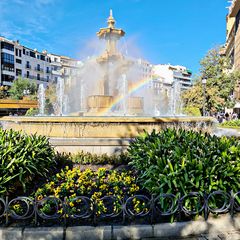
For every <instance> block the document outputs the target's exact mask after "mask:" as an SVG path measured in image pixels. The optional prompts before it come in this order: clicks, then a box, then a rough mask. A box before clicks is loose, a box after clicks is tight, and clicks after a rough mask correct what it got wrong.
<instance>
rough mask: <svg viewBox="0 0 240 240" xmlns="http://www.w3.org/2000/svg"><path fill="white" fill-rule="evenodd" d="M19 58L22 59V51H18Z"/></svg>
mask: <svg viewBox="0 0 240 240" xmlns="http://www.w3.org/2000/svg"><path fill="white" fill-rule="evenodd" d="M19 57H22V50H21V49H19Z"/></svg>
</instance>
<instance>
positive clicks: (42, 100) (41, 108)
mask: <svg viewBox="0 0 240 240" xmlns="http://www.w3.org/2000/svg"><path fill="white" fill-rule="evenodd" d="M45 100H46V99H45V87H44V85H43V84H42V83H41V84H39V88H38V107H39V115H41V116H42V115H44V110H45Z"/></svg>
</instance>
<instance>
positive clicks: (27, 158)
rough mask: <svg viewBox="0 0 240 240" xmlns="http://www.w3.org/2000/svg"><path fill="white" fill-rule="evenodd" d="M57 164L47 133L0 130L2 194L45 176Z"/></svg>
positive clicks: (0, 184)
mask: <svg viewBox="0 0 240 240" xmlns="http://www.w3.org/2000/svg"><path fill="white" fill-rule="evenodd" d="M54 165H55V154H54V150H53V149H52V147H51V146H50V144H49V141H48V139H47V138H46V137H44V136H36V135H27V134H24V133H22V132H16V131H13V130H2V129H0V194H4V193H6V192H7V191H8V192H10V191H13V190H14V189H15V188H16V187H17V186H21V187H22V188H23V190H24V191H25V190H26V184H27V183H30V182H31V181H32V180H33V179H34V178H35V177H36V176H43V177H46V176H47V174H48V172H49V169H51V168H53V167H54Z"/></svg>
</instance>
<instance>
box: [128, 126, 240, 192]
mask: <svg viewBox="0 0 240 240" xmlns="http://www.w3.org/2000/svg"><path fill="white" fill-rule="evenodd" d="M128 152H129V155H130V158H131V163H130V164H131V165H132V166H133V167H134V168H135V169H136V170H138V174H139V181H140V183H141V184H142V186H143V187H144V188H146V189H147V190H149V191H150V192H151V193H155V194H160V193H173V194H177V195H179V194H181V195H183V194H186V193H189V192H193V191H199V192H207V193H209V192H211V191H214V190H224V191H230V190H233V191H235V192H237V191H239V189H240V181H239V179H240V142H239V141H238V140H237V139H235V138H226V137H222V138H218V137H216V136H211V135H210V134H208V133H202V132H199V133H198V132H194V131H187V130H183V129H179V130H176V129H165V130H162V131H161V132H159V133H157V132H155V131H153V132H152V133H151V134H148V133H144V134H143V135H141V136H139V137H137V138H136V139H135V140H134V141H133V142H132V143H131V145H130V147H129V150H128Z"/></svg>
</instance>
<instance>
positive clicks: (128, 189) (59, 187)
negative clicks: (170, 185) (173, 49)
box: [35, 166, 140, 215]
mask: <svg viewBox="0 0 240 240" xmlns="http://www.w3.org/2000/svg"><path fill="white" fill-rule="evenodd" d="M138 191H139V186H138V185H137V184H136V178H135V177H134V176H133V174H132V173H131V172H129V171H123V172H118V171H116V170H110V171H107V170H106V169H105V168H99V169H98V170H97V171H92V170H90V169H86V170H85V171H81V170H80V169H79V168H77V167H75V168H73V169H72V170H71V169H69V168H68V166H67V167H66V168H65V169H62V170H61V172H60V173H58V174H56V175H55V176H54V177H53V178H52V181H51V182H49V183H47V184H45V185H44V186H43V187H42V188H39V189H38V190H37V191H36V194H35V197H36V198H37V199H38V200H41V199H43V198H44V197H46V196H50V195H53V196H55V197H57V198H60V199H64V198H65V197H66V199H67V201H68V206H70V207H71V211H70V212H71V213H72V214H76V213H77V212H78V211H80V209H78V207H79V206H78V202H77V201H76V199H75V198H76V196H86V197H89V198H91V199H92V200H93V201H95V202H96V204H97V209H96V210H97V214H98V215H100V214H102V213H106V211H107V209H106V207H105V206H104V202H103V200H102V199H101V198H102V197H104V196H116V197H117V198H118V199H121V200H122V199H123V198H124V196H125V195H128V196H132V195H134V194H136V193H137V192H138ZM49 204H50V203H49ZM116 204H117V203H116ZM139 204H140V203H138V205H139ZM50 207H51V206H48V208H50ZM120 207H121V206H120V205H115V212H118V211H119V210H120ZM137 207H138V206H137V205H136V208H137ZM48 208H47V209H42V211H43V212H44V213H46V214H47V213H49V209H48ZM60 211H62V209H60Z"/></svg>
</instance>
